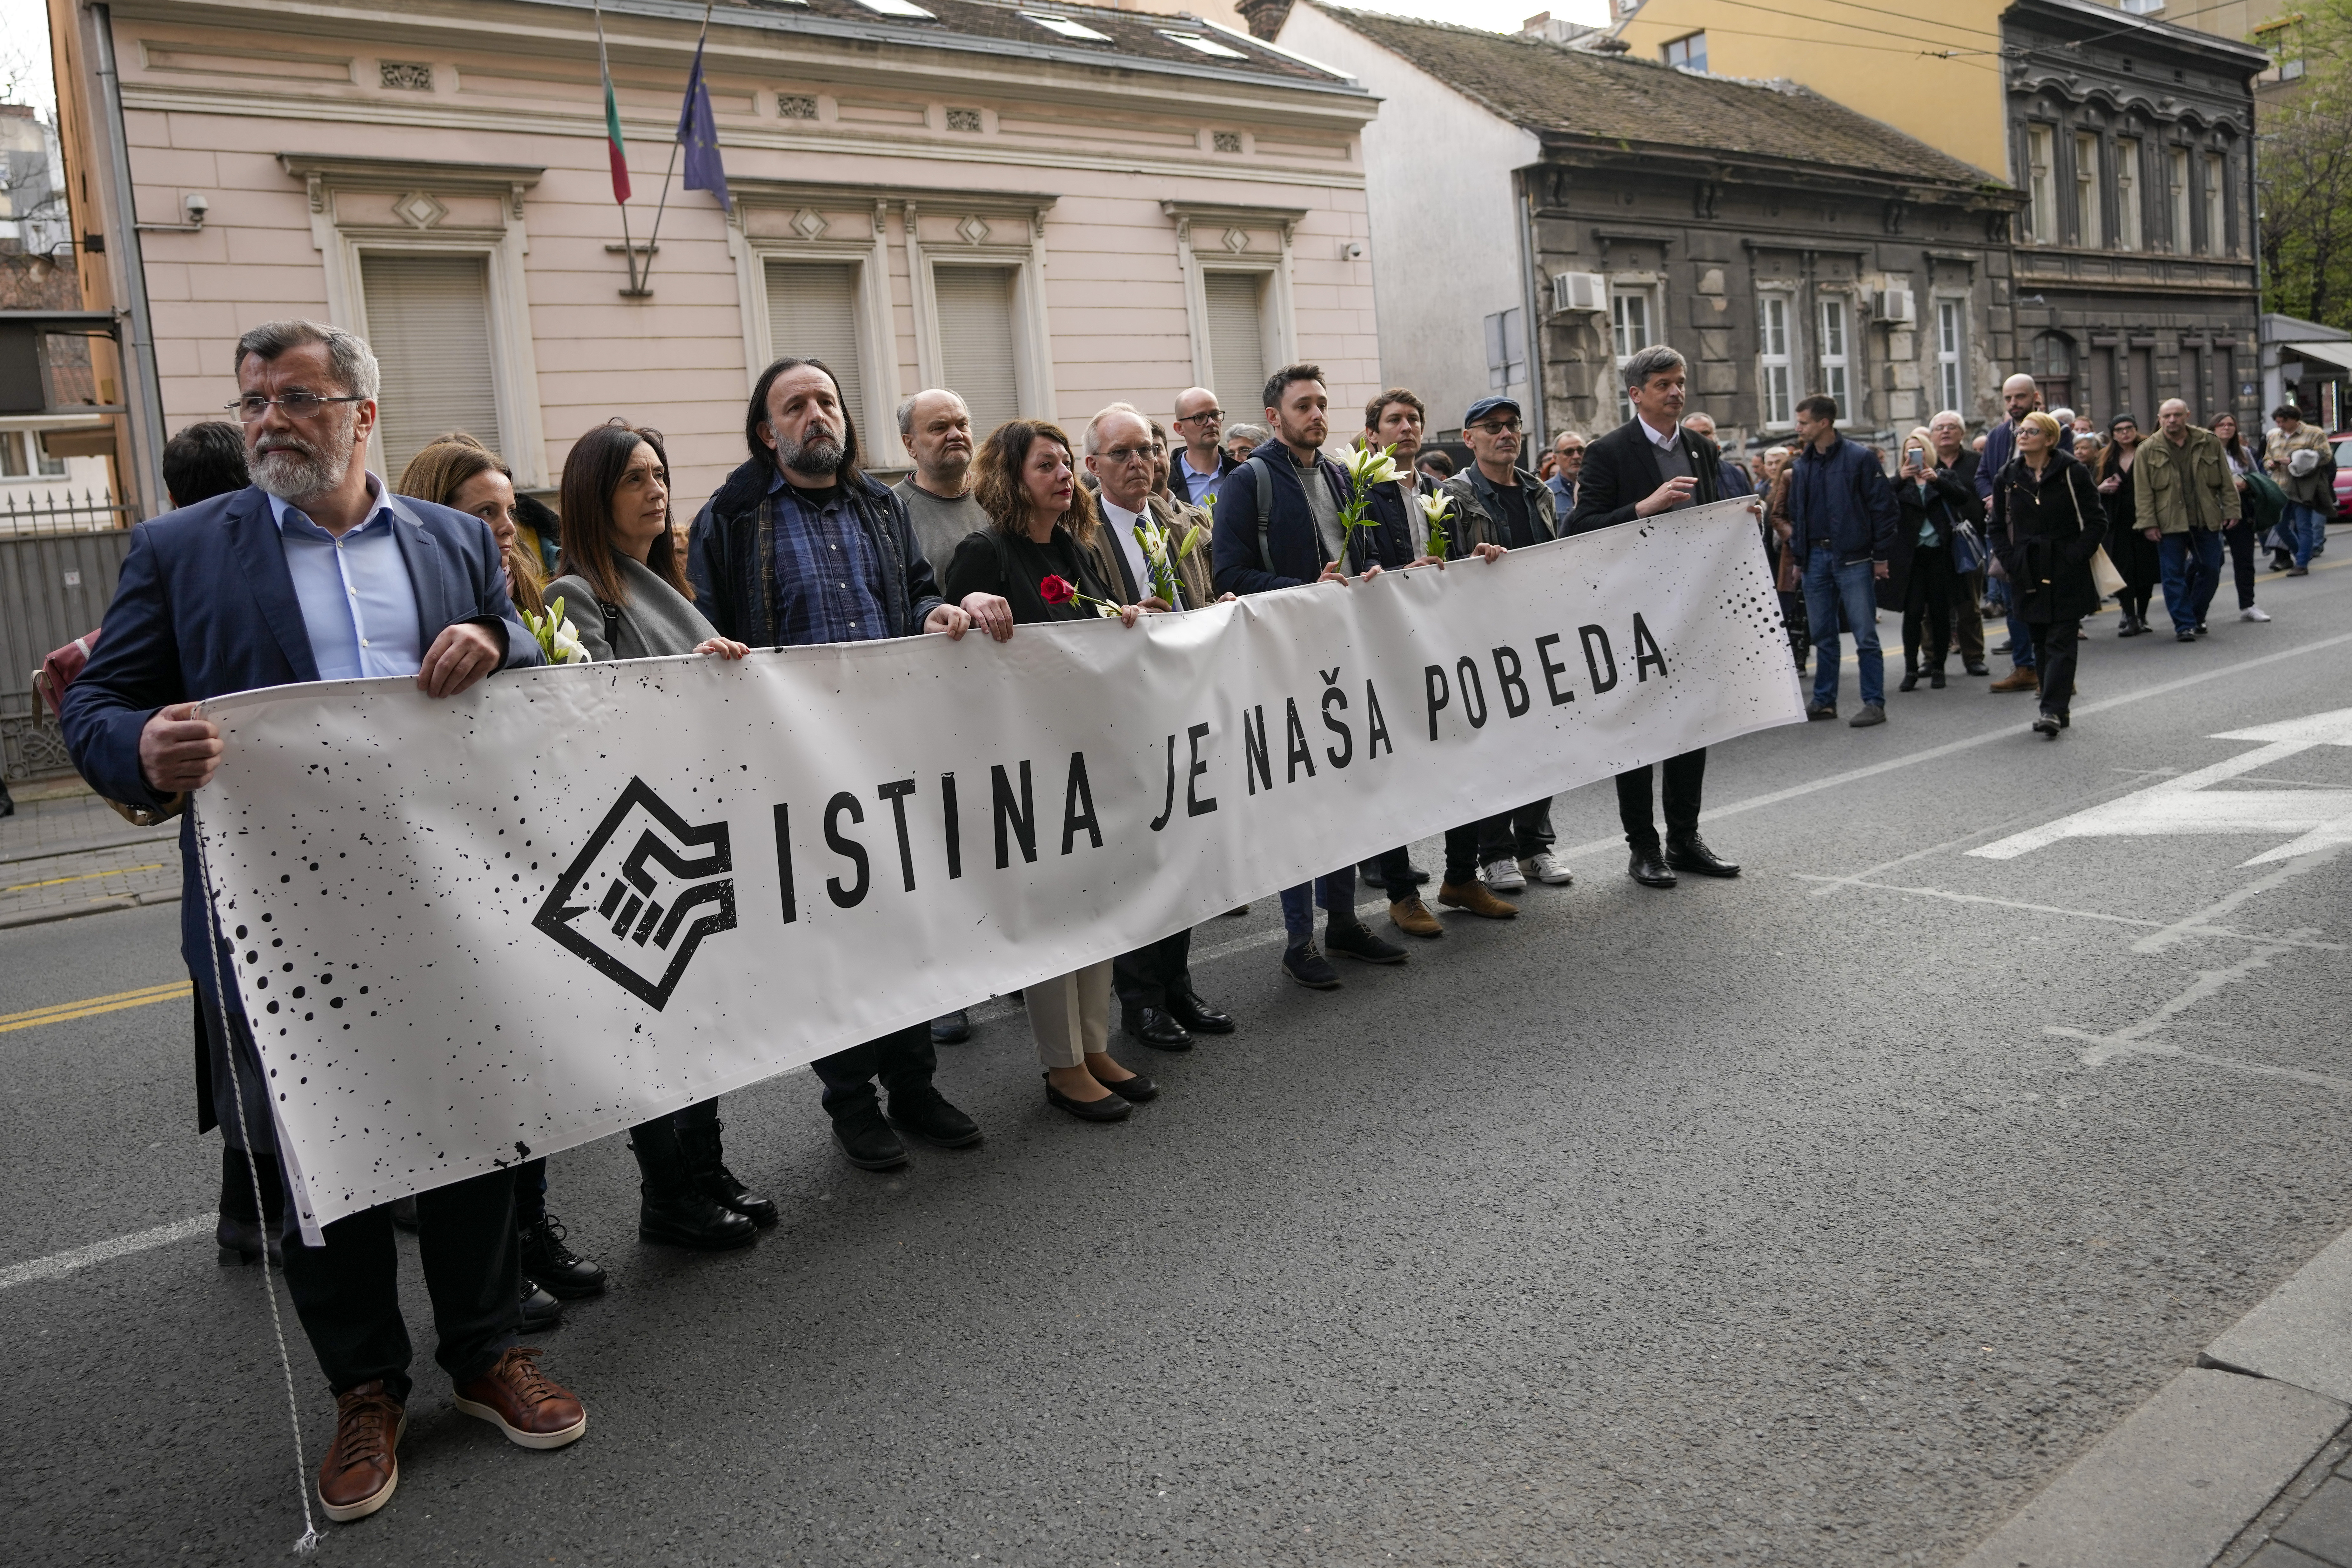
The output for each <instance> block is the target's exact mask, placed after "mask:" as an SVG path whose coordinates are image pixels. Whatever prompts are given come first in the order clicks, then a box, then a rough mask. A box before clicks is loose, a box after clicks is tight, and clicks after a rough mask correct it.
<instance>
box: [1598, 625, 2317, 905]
mask: <svg viewBox="0 0 2352 1568" xmlns="http://www.w3.org/2000/svg"><path fill="white" fill-rule="evenodd" d="M2347 642H2352V632H2343V633H2339V634H2338V635H2336V636H2335V637H2321V638H2320V639H2319V640H2318V641H2316V642H2307V643H2305V644H2302V645H2301V646H2300V647H2290V648H2281V649H2279V650H2278V651H2277V652H2275V653H2265V654H2259V655H2257V656H2255V657H2254V658H2242V659H2240V660H2239V661H2238V662H2237V663H2235V664H2225V665H2223V666H2221V668H2218V669H2205V670H2200V671H2198V673H2196V674H2195V675H2184V676H2182V677H2181V678H2180V679H2178V680H2166V681H2159V682H2158V683H2157V684H2156V685H2154V686H2150V687H2147V688H2145V689H2141V690H2138V691H2128V692H2126V693H2125V694H2124V695H2123V696H2121V697H2109V698H2106V699H2105V700H2101V701H2097V702H2080V703H2076V704H2075V705H2074V717H2076V718H2078V719H2080V718H2085V717H2088V716H2089V715H2092V714H2095V713H2105V712H2107V711H2109V710H2113V709H2116V708H2124V707H2128V706H2129V705H2131V704H2132V703H2135V702H2145V701H2147V700H2148V699H2150V698H2152V697H2168V696H2170V695H2171V694H2172V693H2173V692H2176V691H2181V690H2185V689H2188V688H2189V687H2192V686H2201V685H2203V684H2204V683H2205V682H2207V681H2209V680H2221V679H2225V678H2227V677H2229V676H2232V675H2241V674H2243V673H2244V672H2245V671H2247V670H2250V669H2260V668H2263V667H2264V666H2265V665H2273V664H2278V663H2281V662H2282V661H2284V660H2286V659H2292V658H2303V657H2304V656H2305V654H2312V653H2317V652H2319V651H2320V649H2322V648H2330V647H2336V646H2337V645H2338V644H2340V643H2347ZM2022 711H2023V710H2020V712H2021V713H2022ZM2027 734H2028V731H2027V730H2026V728H2025V727H2024V726H2023V725H2022V724H2013V725H2009V726H2006V727H2004V728H2002V729H1999V730H1988V731H1985V732H1984V733H1983V734H1981V735H1970V736H1969V737H1968V738H1967V739H1965V740H1960V741H1947V742H1944V743H1943V744H1942V745H1940V746H1929V747H1928V748H1927V750H1925V751H1920V752H1909V753H1907V754H1906V755H1904V756H1900V757H1889V758H1887V759H1886V761H1885V762H1883V763H1871V764H1870V765H1869V766H1867V767H1861V768H1849V769H1847V770H1846V771H1845V772H1844V773H1832V774H1831V775H1830V776H1829V777H1828V778H1823V779H1815V780H1814V781H1813V782H1812V783H1811V784H1791V785H1790V787H1789V788H1787V789H1779V790H1774V791H1772V792H1771V793H1770V794H1769V795H1758V796H1756V797H1755V798H1754V799H1752V800H1741V801H1734V802H1733V803H1732V804H1731V805H1716V806H1709V807H1707V809H1706V813H1705V814H1704V818H1703V819H1704V820H1705V821H1706V822H1719V821H1721V820H1722V819H1723V818H1725V817H1727V816H1738V815H1739V814H1740V813H1742V812H1747V811H1761V810H1763V809H1764V808H1765V807H1767V806H1772V805H1780V804H1781V803H1782V802H1783V801H1790V800H1801V799H1802V798H1803V797H1805V796H1806V795H1815V794H1818V793H1819V792H1821V791H1822V790H1825V789H1842V788H1843V787H1844V786H1845V785H1847V784H1857V783H1859V782H1861V781H1862V780H1864V779H1868V778H1876V777H1877V776H1878V775H1879V774H1881V773H1894V772H1895V771H1896V770H1897V769H1900V768H1908V767H1916V765H1918V764H1919V763H1933V762H1938V761H1941V760H1942V759H1943V758H1945V757H1949V756H1954V755H1956V754H1958V753H1959V752H1965V751H1969V750H1970V749H1972V748H1974V747H1977V746H1986V745H1990V744H1991V743H1992V742H1995V741H2002V740H2008V741H2018V742H2022V741H2023V740H2024V738H2025V737H2026V736H2027ZM1624 847H1625V839H1624V836H1623V835H1622V834H1618V835H1613V836H1612V837H1607V838H1595V839H1593V840H1591V842H1590V843H1586V844H1579V845H1576V846H1574V847H1570V848H1567V849H1556V850H1554V851H1553V853H1554V854H1556V855H1559V857H1560V858H1563V859H1569V858H1580V857H1583V856H1586V855H1597V854H1599V853H1600V852H1601V850H1603V849H1617V850H1622V849H1623V848H1624Z"/></svg>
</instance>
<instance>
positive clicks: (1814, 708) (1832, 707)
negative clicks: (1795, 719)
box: [1805, 702, 1837, 719]
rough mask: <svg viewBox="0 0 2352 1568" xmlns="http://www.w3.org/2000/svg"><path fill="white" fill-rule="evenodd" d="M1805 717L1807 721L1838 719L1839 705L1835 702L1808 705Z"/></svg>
mask: <svg viewBox="0 0 2352 1568" xmlns="http://www.w3.org/2000/svg"><path fill="white" fill-rule="evenodd" d="M1805 717H1806V718H1807V719H1834V718H1836V717H1837V704H1836V703H1834V702H1811V703H1807V704H1806V706H1805Z"/></svg>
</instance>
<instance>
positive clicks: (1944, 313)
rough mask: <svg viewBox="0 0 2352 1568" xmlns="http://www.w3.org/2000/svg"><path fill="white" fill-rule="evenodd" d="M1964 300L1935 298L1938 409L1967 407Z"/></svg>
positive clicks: (1966, 351)
mask: <svg viewBox="0 0 2352 1568" xmlns="http://www.w3.org/2000/svg"><path fill="white" fill-rule="evenodd" d="M1968 321H1969V318H1968V301H1966V300H1937V301H1936V395H1937V400H1938V401H1937V409H1938V411H1940V410H1942V409H1946V408H1951V409H1957V410H1958V411H1959V412H1960V413H1961V414H1963V415H1965V414H1966V413H1967V412H1968V407H1969V384H1968V371H1967V366H1968V357H1967V356H1968Z"/></svg>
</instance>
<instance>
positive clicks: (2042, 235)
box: [2025, 125, 2058, 245]
mask: <svg viewBox="0 0 2352 1568" xmlns="http://www.w3.org/2000/svg"><path fill="white" fill-rule="evenodd" d="M2056 140H2057V139H2056V136H2055V134H2054V132H2052V130H2051V128H2050V127H2049V126H2047V125H2029V126H2027V127H2026V128H2025V195H2026V203H2025V221H2026V225H2027V226H2028V227H2030V228H2032V231H2033V237H2034V239H2035V240H2037V241H2039V242H2040V243H2041V244H2043V245H2055V244H2057V243H2058V187H2057V184H2055V182H2056V179H2057V175H2056V174H2055V172H2054V171H2053V170H2052V168H2051V167H2050V159H2051V153H2052V149H2053V146H2054V145H2055V143H2056Z"/></svg>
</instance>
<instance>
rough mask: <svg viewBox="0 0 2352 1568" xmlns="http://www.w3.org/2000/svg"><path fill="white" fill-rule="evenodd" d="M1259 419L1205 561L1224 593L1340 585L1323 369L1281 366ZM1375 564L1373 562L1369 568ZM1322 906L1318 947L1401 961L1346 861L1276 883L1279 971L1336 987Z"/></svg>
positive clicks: (1340, 488) (1337, 495) (1341, 475)
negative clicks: (1361, 916) (1369, 916)
mask: <svg viewBox="0 0 2352 1568" xmlns="http://www.w3.org/2000/svg"><path fill="white" fill-rule="evenodd" d="M1265 419H1266V424H1267V426H1269V427H1270V428H1271V429H1272V430H1273V431H1274V435H1273V437H1271V438H1269V439H1268V440H1267V441H1266V443H1265V445H1264V446H1263V447H1259V448H1258V449H1257V450H1256V451H1255V452H1252V453H1251V454H1250V455H1249V458H1247V460H1245V461H1244V463H1243V464H1242V465H1241V467H1239V468H1235V469H1234V471H1233V472H1232V473H1230V474H1227V475H1226V476H1225V479H1224V484H1223V489H1221V490H1220V491H1219V492H1218V496H1217V513H1216V524H1215V531H1214V532H1213V534H1211V536H1210V560H1211V562H1212V563H1213V566H1214V569H1215V572H1216V589H1217V592H1218V593H1220V594H1266V593H1271V592H1273V591H1274V590H1276V589H1277V588H1296V587H1297V586H1299V585H1300V584H1305V583H1338V584H1346V582H1347V581H1348V575H1347V574H1346V572H1345V571H1343V570H1342V567H1343V565H1344V564H1345V563H1343V562H1342V561H1341V560H1340V548H1341V543H1342V542H1341V540H1340V538H1339V533H1340V528H1339V509H1340V508H1341V507H1342V506H1344V505H1345V504H1346V502H1347V498H1348V494H1349V484H1348V475H1347V470H1346V469H1344V468H1340V467H1339V464H1337V463H1335V462H1333V461H1332V460H1331V459H1330V458H1327V457H1325V456H1323V450H1322V448H1323V443H1324V441H1325V440H1326V439H1327V438H1328V437H1329V436H1330V434H1331V399H1330V395H1328V393H1327V392H1325V390H1324V387H1323V373H1322V371H1321V370H1319V369H1318V368H1317V367H1316V366H1314V365H1311V364H1286V365H1284V366H1283V367H1282V368H1281V369H1280V370H1278V371H1276V372H1275V373H1274V374H1273V375H1272V376H1271V377H1269V378H1268V379H1267V381H1266V384H1265ZM1372 570H1375V571H1377V570H1378V567H1374V568H1372ZM1318 903H1320V904H1321V905H1322V906H1323V911H1324V923H1323V945H1324V947H1325V948H1328V950H1329V951H1330V952H1340V953H1345V954H1347V955H1348V956H1349V958H1353V959H1358V960H1360V961H1361V962H1363V963H1403V962H1404V960H1405V953H1404V949H1402V948H1401V947H1398V946H1396V945H1394V944H1393V943H1391V942H1382V941H1381V939H1380V938H1379V937H1377V936H1374V935H1373V934H1372V931H1371V928H1370V927H1369V926H1367V925H1365V924H1364V922H1363V921H1360V920H1358V919H1357V918H1356V868H1354V867H1353V866H1343V867H1341V868H1339V870H1337V871H1333V872H1331V873H1330V874H1329V875H1328V876H1323V877H1318V878H1317V879H1315V880H1314V881H1313V882H1311V883H1309V882H1302V883H1300V884H1299V885H1298V886H1297V887H1295V888H1285V889H1283V890H1282V921H1283V925H1284V926H1285V928H1286V931H1287V934H1288V937H1289V943H1288V946H1287V947H1286V950H1285V951H1284V952H1283V955H1282V972H1283V973H1285V974H1287V975H1288V976H1290V978H1291V979H1293V980H1295V981H1297V983H1298V984H1301V985H1304V986H1307V987H1308V988H1309V989H1310V990H1316V991H1336V990H1338V989H1339V975H1338V973H1335V972H1334V971H1333V970H1332V968H1331V963H1330V961H1329V960H1328V959H1327V958H1325V957H1324V956H1323V953H1322V952H1320V951H1318V949H1317V948H1316V946H1315V905H1316V904H1318Z"/></svg>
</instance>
